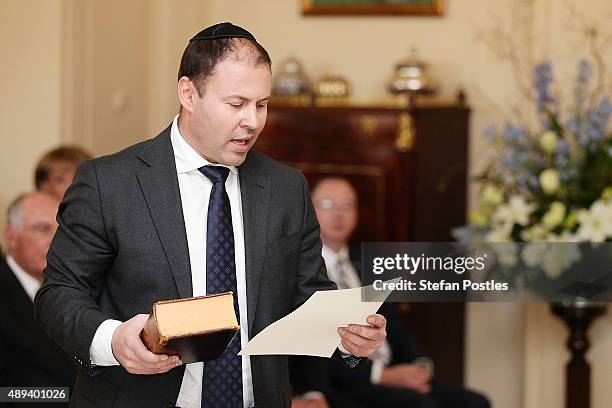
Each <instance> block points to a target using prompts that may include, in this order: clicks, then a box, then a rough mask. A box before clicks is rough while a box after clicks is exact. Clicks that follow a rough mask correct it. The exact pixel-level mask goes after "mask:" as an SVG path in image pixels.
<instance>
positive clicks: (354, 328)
mask: <svg viewBox="0 0 612 408" xmlns="http://www.w3.org/2000/svg"><path fill="white" fill-rule="evenodd" d="M348 331H349V332H351V333H353V334H356V335H357V336H360V337H364V338H366V339H369V340H374V341H378V340H382V339H384V338H385V336H386V332H385V330H384V329H383V328H380V327H376V328H374V327H370V326H361V325H359V324H349V325H348Z"/></svg>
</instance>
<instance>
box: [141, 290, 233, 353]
mask: <svg viewBox="0 0 612 408" xmlns="http://www.w3.org/2000/svg"><path fill="white" fill-rule="evenodd" d="M238 330H240V325H238V322H237V320H236V313H235V311H234V299H233V294H232V292H226V293H220V294H217V295H208V296H198V297H192V298H186V299H176V300H166V301H161V302H156V303H155V304H154V305H153V310H152V312H151V314H150V315H149V319H148V320H147V323H146V324H145V327H144V328H143V329H142V332H141V333H140V337H141V339H142V341H143V343H144V344H145V346H147V348H148V349H149V350H151V352H153V353H155V354H168V355H170V356H175V355H178V356H179V357H180V358H181V361H182V362H183V364H187V363H195V362H198V361H206V360H215V359H216V358H218V357H219V356H220V355H221V353H223V351H224V350H225V348H226V347H227V345H228V344H229V342H230V341H231V340H232V338H233V337H234V336H235V335H236V333H238Z"/></svg>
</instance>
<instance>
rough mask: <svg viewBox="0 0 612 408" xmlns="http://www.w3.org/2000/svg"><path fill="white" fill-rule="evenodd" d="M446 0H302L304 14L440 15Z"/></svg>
mask: <svg viewBox="0 0 612 408" xmlns="http://www.w3.org/2000/svg"><path fill="white" fill-rule="evenodd" d="M443 1H444V0H302V14H304V15H321V14H335V15H343V14H344V15H359V14H361V15H385V14H386V15H398V14H412V15H424V16H439V15H442V14H443V11H444V8H443Z"/></svg>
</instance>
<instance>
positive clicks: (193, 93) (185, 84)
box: [177, 76, 199, 113]
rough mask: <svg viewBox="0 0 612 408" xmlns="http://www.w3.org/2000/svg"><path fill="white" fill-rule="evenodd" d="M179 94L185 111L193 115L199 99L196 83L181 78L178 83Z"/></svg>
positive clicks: (184, 77)
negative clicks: (196, 100) (196, 101)
mask: <svg viewBox="0 0 612 408" xmlns="http://www.w3.org/2000/svg"><path fill="white" fill-rule="evenodd" d="M177 92H178V98H179V102H180V103H181V106H182V107H183V109H185V110H186V111H187V112H189V113H193V110H194V105H195V99H196V98H197V97H199V95H198V90H197V89H196V87H195V85H194V83H193V82H192V81H191V79H189V78H187V77H186V76H183V77H181V79H179V81H178V85H177Z"/></svg>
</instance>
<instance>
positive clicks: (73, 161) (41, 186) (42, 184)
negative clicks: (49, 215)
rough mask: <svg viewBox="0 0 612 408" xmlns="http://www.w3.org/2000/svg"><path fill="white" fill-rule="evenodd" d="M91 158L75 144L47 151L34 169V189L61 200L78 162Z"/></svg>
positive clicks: (70, 182)
mask: <svg viewBox="0 0 612 408" xmlns="http://www.w3.org/2000/svg"><path fill="white" fill-rule="evenodd" d="M91 158H92V156H91V155H90V154H89V153H87V152H86V151H85V150H83V149H81V148H80V147H76V146H60V147H57V148H55V149H53V150H50V151H48V152H47V153H45V154H44V155H43V156H42V157H41V158H40V160H39V161H38V164H37V165H36V170H35V171H34V184H35V186H36V190H39V191H46V192H47V193H49V194H52V195H54V196H56V197H57V198H58V199H59V200H61V199H62V198H63V197H64V193H65V192H66V189H67V188H68V186H70V184H72V179H73V178H74V175H75V174H76V170H77V168H78V167H79V164H81V163H82V162H84V161H85V160H90V159H91Z"/></svg>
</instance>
